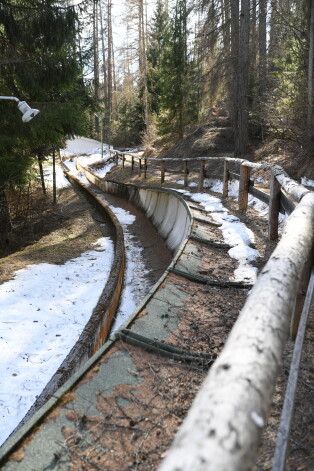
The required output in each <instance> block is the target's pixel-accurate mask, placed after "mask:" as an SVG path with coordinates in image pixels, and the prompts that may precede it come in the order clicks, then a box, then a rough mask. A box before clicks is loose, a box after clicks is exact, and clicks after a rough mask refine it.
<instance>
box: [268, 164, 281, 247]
mask: <svg viewBox="0 0 314 471" xmlns="http://www.w3.org/2000/svg"><path fill="white" fill-rule="evenodd" d="M280 190H281V185H280V183H279V182H278V180H277V177H276V175H275V174H274V173H273V172H272V173H271V180H270V195H269V210H268V238H269V240H277V239H278V225H279V220H278V218H279V209H280Z"/></svg>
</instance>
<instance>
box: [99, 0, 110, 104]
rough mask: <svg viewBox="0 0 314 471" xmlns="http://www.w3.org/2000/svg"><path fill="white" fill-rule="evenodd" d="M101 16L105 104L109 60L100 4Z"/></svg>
mask: <svg viewBox="0 0 314 471" xmlns="http://www.w3.org/2000/svg"><path fill="white" fill-rule="evenodd" d="M99 14H100V29H101V31H100V34H101V49H102V70H103V81H104V100H105V103H106V102H107V100H108V79H107V59H106V46H105V30H104V21H103V11H102V3H101V2H100V3H99Z"/></svg>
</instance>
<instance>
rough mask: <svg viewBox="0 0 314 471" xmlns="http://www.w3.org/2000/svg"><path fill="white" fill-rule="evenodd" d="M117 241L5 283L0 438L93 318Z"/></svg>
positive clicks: (0, 323) (1, 293)
mask: <svg viewBox="0 0 314 471" xmlns="http://www.w3.org/2000/svg"><path fill="white" fill-rule="evenodd" d="M113 253H114V250H113V242H112V241H111V240H110V239H109V238H107V237H104V238H101V239H99V240H98V241H97V242H96V243H95V250H90V251H88V252H85V253H83V254H81V255H80V256H79V257H78V258H75V259H72V260H69V261H68V262H66V263H65V264H64V265H53V264H48V263H40V264H38V265H30V266H28V267H27V268H25V269H22V270H19V271H17V272H16V273H15V277H14V279H13V280H11V281H8V282H6V283H3V284H2V285H0V308H1V320H0V348H1V356H0V375H1V384H0V406H1V412H0V417H1V429H0V443H3V441H4V440H6V438H7V437H8V436H9V435H10V434H11V433H12V431H13V430H14V429H15V427H16V426H17V425H18V424H19V422H20V421H21V420H22V419H23V417H24V416H25V414H26V413H27V411H28V410H29V409H30V407H31V406H32V405H33V403H34V401H35V400H36V397H37V396H38V395H39V394H40V393H41V392H42V390H43V388H44V387H45V386H46V384H47V383H48V381H49V380H50V378H51V377H52V376H53V375H54V373H55V372H56V371H57V369H58V368H59V366H60V364H61V363H62V361H63V360H64V359H65V357H66V356H67V354H68V353H69V351H70V350H71V348H72V347H73V345H74V344H75V343H76V341H77V340H78V338H79V336H80V334H81V332H82V330H83V329H84V327H85V325H86V323H87V322H88V320H89V318H90V316H91V314H92V312H93V309H94V307H95V305H96V304H97V301H98V299H99V296H100V295H101V293H102V290H103V288H104V286H105V283H106V281H107V279H108V276H109V273H110V268H111V265H112V261H113Z"/></svg>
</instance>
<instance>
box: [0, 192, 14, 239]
mask: <svg viewBox="0 0 314 471" xmlns="http://www.w3.org/2000/svg"><path fill="white" fill-rule="evenodd" d="M11 228H12V226H11V220H10V212H9V205H8V200H7V195H6V192H5V189H4V188H1V187H0V247H1V246H2V247H3V246H4V245H5V244H7V243H8V234H9V232H10V231H11Z"/></svg>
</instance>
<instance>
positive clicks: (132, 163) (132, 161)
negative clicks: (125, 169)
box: [131, 155, 134, 172]
mask: <svg viewBox="0 0 314 471" xmlns="http://www.w3.org/2000/svg"><path fill="white" fill-rule="evenodd" d="M131 170H132V172H133V170H134V155H132V157H131Z"/></svg>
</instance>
